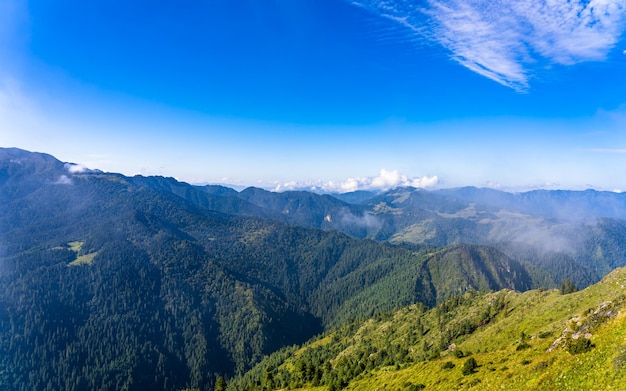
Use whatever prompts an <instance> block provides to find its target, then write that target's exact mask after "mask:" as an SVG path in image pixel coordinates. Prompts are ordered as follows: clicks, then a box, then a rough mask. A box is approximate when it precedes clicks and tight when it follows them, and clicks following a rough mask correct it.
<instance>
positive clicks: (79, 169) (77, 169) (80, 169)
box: [65, 163, 90, 174]
mask: <svg viewBox="0 0 626 391" xmlns="http://www.w3.org/2000/svg"><path fill="white" fill-rule="evenodd" d="M65 169H66V170H67V172H69V173H70V174H81V173H84V172H88V171H90V170H89V169H88V168H87V167H85V166H83V165H82V164H74V163H65Z"/></svg>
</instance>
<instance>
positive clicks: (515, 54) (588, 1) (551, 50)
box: [353, 0, 626, 91]
mask: <svg viewBox="0 0 626 391" xmlns="http://www.w3.org/2000/svg"><path fill="white" fill-rule="evenodd" d="M353 3H354V4H357V5H360V6H362V7H364V8H366V9H368V10H370V11H372V12H374V13H376V14H379V15H380V16H382V17H386V18H389V19H392V20H395V21H397V22H398V23H400V24H401V25H403V26H405V27H408V28H409V29H410V30H411V31H412V32H413V33H414V34H415V35H416V37H417V38H418V39H423V38H426V39H430V40H432V41H435V42H437V43H439V44H441V45H442V46H443V47H445V48H446V49H448V50H449V51H450V53H451V58H452V59H453V60H455V61H457V62H458V63H459V64H461V65H463V66H465V67H467V68H468V69H470V70H472V71H474V72H476V73H478V74H480V75H482V76H485V77H487V78H489V79H492V80H494V81H496V82H498V83H500V84H503V85H505V86H508V87H511V88H513V89H515V90H518V91H526V90H527V89H528V87H529V80H530V79H531V78H532V76H533V70H534V69H537V67H548V66H550V65H553V64H560V65H573V64H576V63H579V62H583V61H592V60H596V61H597V60H603V59H605V58H606V56H607V54H608V53H609V51H610V50H611V49H613V48H614V47H615V45H616V44H617V42H618V41H619V39H620V37H621V35H622V34H623V32H624V29H625V27H626V0H525V1H524V0H518V1H509V0H427V2H426V3H425V5H424V6H417V5H414V4H413V3H414V2H412V1H409V0H361V1H355V2H353Z"/></svg>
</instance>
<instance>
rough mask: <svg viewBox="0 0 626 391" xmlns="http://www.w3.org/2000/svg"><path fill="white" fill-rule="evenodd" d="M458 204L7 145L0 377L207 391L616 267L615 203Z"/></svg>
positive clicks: (0, 228) (622, 250)
mask: <svg viewBox="0 0 626 391" xmlns="http://www.w3.org/2000/svg"><path fill="white" fill-rule="evenodd" d="M477 191H478V190H477ZM466 193H469V195H468V194H466ZM451 194H452V195H451ZM451 194H449V193H445V192H433V193H429V192H424V191H421V190H417V189H406V188H405V189H396V190H393V191H390V192H388V193H386V194H381V195H376V194H363V193H360V194H354V195H353V196H352V197H350V196H348V195H344V196H342V197H339V196H338V197H333V196H331V195H319V194H314V193H309V192H286V193H272V192H267V191H265V190H261V189H254V188H251V189H247V190H244V191H242V192H236V191H234V190H232V189H228V188H224V187H219V186H202V187H198V186H192V185H189V184H185V183H181V182H177V181H175V180H173V179H171V178H161V177H141V176H137V177H126V176H123V175H119V174H111V173H103V172H100V171H89V170H84V169H80V168H77V167H75V166H73V165H71V164H66V163H62V162H60V161H58V160H56V159H55V158H53V157H52V156H49V155H45V154H39V153H30V152H26V151H21V150H17V149H0V384H2V387H3V389H8V390H31V389H37V390H58V389H66V390H92V389H115V390H140V389H142V390H143V389H164V390H179V389H184V388H196V389H202V390H210V389H213V387H214V386H215V382H216V380H217V379H218V378H220V379H224V378H225V379H227V380H230V379H231V378H232V377H233V376H235V375H239V376H242V375H243V374H244V373H245V372H246V371H247V370H249V369H250V368H252V367H253V366H254V365H255V364H256V363H258V362H259V361H260V360H262V358H263V357H265V356H266V355H269V354H271V353H272V352H275V351H277V350H279V349H280V348H282V347H285V346H291V345H294V344H300V343H303V342H304V341H306V340H308V339H309V338H311V337H313V336H315V335H319V334H320V333H323V332H327V331H328V330H331V329H334V328H336V327H340V328H341V327H351V326H346V325H350V324H355V323H354V322H358V321H362V320H364V319H367V318H369V317H371V316H379V317H380V316H386V315H384V314H389V313H390V312H389V311H391V310H393V309H396V308H401V307H404V306H407V305H410V304H416V303H420V305H421V306H422V307H420V308H422V310H423V311H426V310H427V308H429V307H433V306H435V305H437V304H441V303H447V302H448V301H449V300H452V299H454V298H455V297H459V295H463V294H464V293H466V292H471V291H476V290H480V291H496V290H499V289H502V288H509V289H513V290H516V291H525V290H528V289H533V288H539V287H543V288H554V287H558V286H560V285H561V283H562V282H563V281H564V280H565V279H569V281H570V282H571V283H572V284H573V285H575V286H577V287H579V288H583V287H585V286H588V285H589V284H591V283H594V282H596V281H598V280H599V279H600V278H601V277H602V276H603V275H605V274H606V273H608V272H609V271H610V270H612V269H614V268H616V267H619V266H623V265H625V264H626V247H625V246H626V244H625V243H626V240H625V239H626V223H625V222H624V221H623V220H621V219H620V218H619V217H620V216H619V212H620V209H619V207H618V206H615V205H618V203H617V201H615V202H614V203H613V205H614V207H613V209H611V214H610V215H608V214H607V215H604V216H603V215H598V214H597V213H596V215H594V216H596V217H597V218H595V219H593V220H590V219H588V218H587V217H589V216H586V215H585V216H584V217H585V219H582V218H579V216H576V217H577V218H576V219H573V220H560V219H557V216H555V215H554V213H552V212H550V211H553V210H554V208H552V209H549V208H547V210H548V212H550V213H552V215H550V213H548V212H545V210H543V211H542V213H544V212H545V214H546V215H545V216H543V217H537V216H536V215H525V214H523V213H526V212H529V211H528V210H527V209H532V207H534V205H535V204H536V203H537V201H536V200H535V198H533V197H534V196H531V195H529V196H527V197H526V198H524V199H522V201H523V202H521V203H519V202H518V203H517V204H516V203H515V202H517V201H516V200H518V201H519V198H515V197H514V198H512V200H511V198H507V197H508V196H503V197H504V198H505V201H506V202H508V203H512V204H514V205H517V206H516V207H515V208H514V207H511V206H510V205H509V206H507V207H509V211H508V212H506V213H505V212H504V211H503V209H502V208H503V207H504V206H503V205H505V206H506V205H508V204H506V202H505V201H502V200H500V201H499V202H500V204H498V205H497V207H494V206H488V205H483V206H481V205H477V203H476V200H475V199H472V200H471V201H472V202H471V204H468V202H469V201H468V199H469V198H471V197H474V198H479V196H477V195H476V194H475V192H468V191H467V190H464V191H461V190H459V191H456V192H453V193H451ZM557 195H558V196H559V197H563V194H560V193H559V194H557ZM593 195H594V197H596V198H594V199H596V200H597V194H595V193H594V194H593ZM470 196H471V197H470ZM542 196H543V197H544V198H545V197H546V196H545V195H542ZM578 196H579V195H578V194H576V197H578ZM516 197H517V196H516ZM528 199H530V201H529V200H528ZM533 200H535V201H533ZM531 201H532V202H531ZM577 202H581V201H580V200H578V199H577ZM561 204H567V203H566V202H562V203H561ZM525 205H527V206H525ZM544 209H546V208H544ZM590 213H591V212H590ZM530 221H534V222H535V223H536V224H535V225H534V226H532V227H530V228H532V229H530V228H529V225H528V224H529V222H530ZM515 223H523V224H525V225H524V228H523V229H522V228H520V227H518V226H515ZM521 231H524V232H526V233H530V232H531V231H533V232H534V233H533V235H530V234H529V235H526V236H525V237H522V236H520V235H519V233H520V232H521ZM548 234H549V235H548ZM557 234H558V239H559V240H554V241H553V242H552V244H553V245H552V246H551V247H549V248H548V247H545V241H540V240H539V239H540V238H544V239H545V238H546V237H547V236H549V237H552V238H555V237H556V236H557ZM550 235H551V236H550ZM420 238H421V239H420ZM422 239H423V240H422ZM514 239H517V240H514ZM521 239H524V240H521ZM444 305H445V304H444ZM469 327H470V328H473V327H475V325H474V326H472V325H470V326H469ZM364 354H366V353H364ZM367 354H370V353H367ZM393 354H394V355H395V354H400V355H402V352H394V353H393ZM382 360H384V359H382ZM320 365H322V364H321V362H320ZM302 370H303V371H308V369H302ZM316 373H317V372H316ZM220 376H221V377H220ZM307 376H317V375H316V374H311V373H309V374H308V375H307ZM321 376H323V374H321ZM307 379H308V378H307ZM220 381H221V380H220Z"/></svg>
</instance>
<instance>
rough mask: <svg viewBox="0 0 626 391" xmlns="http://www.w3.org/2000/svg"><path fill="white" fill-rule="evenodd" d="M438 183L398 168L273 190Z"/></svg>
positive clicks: (336, 189) (349, 189) (344, 189)
mask: <svg viewBox="0 0 626 391" xmlns="http://www.w3.org/2000/svg"><path fill="white" fill-rule="evenodd" d="M438 183H439V178H437V176H432V177H427V176H424V177H414V178H410V177H408V176H406V175H404V174H401V173H400V172H399V171H398V170H385V169H382V170H380V174H379V175H378V176H371V177H355V178H348V179H346V180H344V181H341V182H335V181H321V180H317V181H307V182H287V183H280V184H276V186H275V187H274V189H273V190H274V191H287V190H300V189H308V190H317V191H323V192H329V193H334V192H336V193H348V192H352V191H357V190H387V189H391V188H394V187H399V186H411V187H417V188H428V187H434V186H436V185H437V184H438Z"/></svg>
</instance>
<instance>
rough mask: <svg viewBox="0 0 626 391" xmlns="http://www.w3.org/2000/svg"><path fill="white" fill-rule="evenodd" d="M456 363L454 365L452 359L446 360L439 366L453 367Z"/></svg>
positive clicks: (444, 367)
mask: <svg viewBox="0 0 626 391" xmlns="http://www.w3.org/2000/svg"><path fill="white" fill-rule="evenodd" d="M455 366H456V365H454V363H453V362H452V361H446V362H444V363H443V365H442V366H441V368H443V369H452V368H454V367H455Z"/></svg>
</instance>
